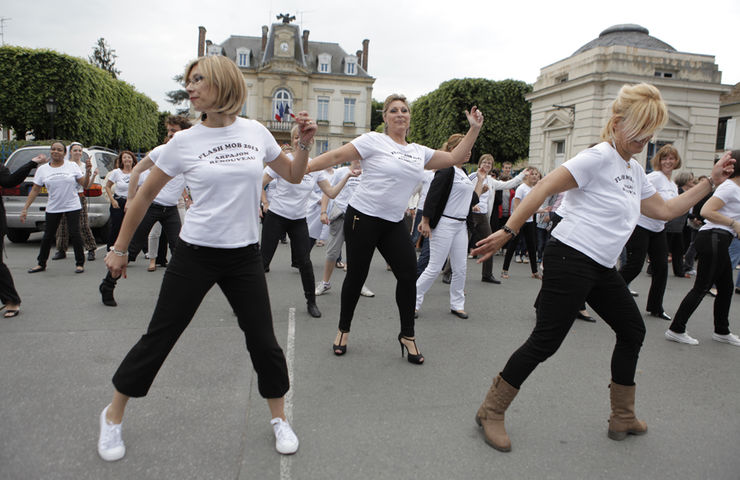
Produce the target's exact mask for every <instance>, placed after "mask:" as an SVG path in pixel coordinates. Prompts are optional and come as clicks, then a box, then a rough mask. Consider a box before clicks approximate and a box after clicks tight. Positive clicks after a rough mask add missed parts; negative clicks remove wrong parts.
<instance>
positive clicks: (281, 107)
mask: <svg viewBox="0 0 740 480" xmlns="http://www.w3.org/2000/svg"><path fill="white" fill-rule="evenodd" d="M272 115H273V117H274V118H275V120H277V121H278V122H280V121H283V122H288V121H290V119H291V118H293V116H294V115H293V96H292V95H291V94H290V92H289V91H288V89H287V88H279V89H277V90H276V91H275V94H274V95H273V96H272Z"/></svg>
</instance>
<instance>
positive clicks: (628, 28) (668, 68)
mask: <svg viewBox="0 0 740 480" xmlns="http://www.w3.org/2000/svg"><path fill="white" fill-rule="evenodd" d="M721 78H722V73H721V72H720V71H719V68H718V66H717V64H716V63H715V61H714V57H713V56H712V55H703V54H695V53H684V52H679V51H677V50H676V49H675V48H673V47H672V46H670V45H668V44H667V43H665V42H663V41H661V40H659V39H657V38H655V37H652V36H650V35H649V32H648V30H647V29H646V28H644V27H641V26H639V25H632V24H626V25H615V26H613V27H610V28H608V29H606V30H604V31H603V32H601V34H600V35H599V37H598V38H596V39H594V40H592V41H590V42H588V43H587V44H585V45H583V46H582V47H581V48H579V49H578V50H576V51H575V52H574V53H573V54H572V55H571V56H570V57H568V58H566V59H563V60H560V61H558V62H555V63H553V64H551V65H548V66H546V67H544V68H542V69H541V70H540V75H539V77H538V78H537V81H536V82H535V84H534V88H533V91H532V92H531V93H530V94H528V95H527V99H528V100H529V101H530V102H531V104H532V120H531V130H530V143H529V161H530V164H532V165H537V166H540V167H542V168H543V169H544V170H545V171H551V170H552V169H554V168H555V167H557V166H558V165H560V164H561V163H562V162H563V161H565V160H567V159H569V158H571V157H573V156H574V155H575V154H577V153H578V152H579V151H581V150H583V149H584V148H587V147H588V146H589V145H590V144H592V143H595V142H598V141H599V139H600V134H601V130H602V128H603V126H604V124H605V123H606V121H607V119H608V117H609V107H610V105H611V102H612V101H613V100H614V99H615V98H616V96H617V93H618V92H619V89H620V88H621V87H622V85H624V84H625V83H629V84H634V83H639V82H648V83H651V84H653V85H655V86H656V87H658V88H659V89H660V92H661V94H662V96H663V99H664V100H665V102H666V104H667V106H668V112H669V120H668V124H667V125H666V126H665V127H664V128H663V130H662V131H661V132H660V133H658V135H657V136H656V137H655V138H654V140H653V142H651V143H650V144H649V145H648V147H647V148H646V149H645V150H644V151H643V152H642V153H641V154H640V155H639V156H637V159H638V160H639V161H640V163H642V165H644V166H645V165H648V164H649V159H650V158H651V157H652V155H654V153H655V152H656V151H657V150H658V149H659V148H660V147H661V146H662V145H664V144H666V143H671V144H673V145H674V146H675V147H676V148H677V149H678V151H679V153H680V154H681V157H682V158H683V161H684V164H683V165H684V166H683V168H686V169H690V170H692V171H694V172H695V173H697V174H701V173H706V172H708V171H709V170H710V169H711V166H712V162H713V160H714V156H715V144H716V137H717V120H718V115H719V107H720V95H722V94H723V93H726V92H728V91H729V90H730V87H729V86H727V85H722V84H721Z"/></svg>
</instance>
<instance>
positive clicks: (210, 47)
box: [207, 44, 221, 57]
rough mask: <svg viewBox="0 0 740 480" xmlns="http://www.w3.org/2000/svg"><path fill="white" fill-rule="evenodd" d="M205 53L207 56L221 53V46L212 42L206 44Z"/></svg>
mask: <svg viewBox="0 0 740 480" xmlns="http://www.w3.org/2000/svg"><path fill="white" fill-rule="evenodd" d="M207 55H208V56H209V57H212V56H214V55H221V47H219V46H218V45H213V44H211V45H208V52H207Z"/></svg>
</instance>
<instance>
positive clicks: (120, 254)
mask: <svg viewBox="0 0 740 480" xmlns="http://www.w3.org/2000/svg"><path fill="white" fill-rule="evenodd" d="M110 251H111V252H113V255H115V256H117V257H126V256H128V252H127V251H125V250H116V248H115V247H113V248H111V250H110Z"/></svg>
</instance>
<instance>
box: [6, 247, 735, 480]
mask: <svg viewBox="0 0 740 480" xmlns="http://www.w3.org/2000/svg"><path fill="white" fill-rule="evenodd" d="M38 240H39V234H34V236H32V237H31V241H30V242H29V243H27V244H11V243H7V244H6V247H7V257H6V258H5V261H6V263H7V264H8V265H9V266H10V269H11V271H12V273H13V275H14V278H15V281H16V286H17V288H18V290H19V292H20V294H21V296H22V298H23V305H22V313H21V314H20V315H19V316H18V317H16V318H13V319H1V318H0V381H1V382H2V387H1V388H0V405H2V407H1V408H0V479H57V478H58V479H134V478H135V479H190V478H194V479H265V480H268V479H340V478H351V479H384V478H400V479H459V478H464V479H478V478H480V479H483V478H486V479H489V478H496V479H530V478H531V479H612V478H619V479H732V480H737V479H738V478H740V447H738V445H740V374H738V366H740V348H737V347H732V346H729V345H725V344H719V343H717V342H714V341H712V340H711V333H712V322H711V318H712V317H711V311H712V306H711V305H712V304H711V300H710V299H708V298H707V299H705V300H704V302H703V303H702V305H701V306H700V308H699V310H698V311H697V312H696V314H695V315H694V316H693V318H692V319H691V321H690V322H689V325H688V331H689V332H690V333H691V334H692V335H693V336H695V337H696V338H697V339H699V342H700V344H699V345H698V346H695V347H694V346H687V345H679V344H676V343H672V342H668V341H666V340H665V339H664V338H663V332H664V331H665V329H666V328H667V326H668V324H667V322H664V321H662V320H658V319H654V318H651V317H645V322H646V325H647V331H648V333H647V338H646V340H645V344H644V346H643V350H642V354H641V358H640V362H639V364H638V373H637V384H638V388H637V412H638V415H639V416H640V418H642V419H643V420H645V421H647V423H648V425H649V433H648V434H647V435H645V436H641V437H629V438H627V439H626V440H625V441H622V442H614V441H612V440H609V439H608V438H607V436H606V428H607V420H608V415H609V395H608V389H607V385H608V383H609V361H610V352H611V349H612V346H613V342H614V339H613V333H612V332H611V330H610V329H609V328H608V327H607V326H606V325H605V324H604V323H603V322H601V321H599V322H598V323H596V324H589V323H585V322H580V321H579V322H576V324H575V325H574V327H573V329H572V331H571V333H570V335H569V336H568V338H567V339H566V341H565V342H564V344H563V346H562V348H561V349H560V351H559V352H558V353H557V354H556V355H555V356H554V357H552V358H551V359H550V360H549V361H548V362H546V363H544V364H543V365H541V366H540V367H539V368H538V369H537V370H536V371H535V372H534V373H533V374H532V376H531V377H530V378H529V379H528V381H527V382H526V383H525V384H524V385H523V387H522V390H521V392H520V394H519V396H518V397H517V398H516V399H515V400H514V402H513V403H512V406H511V408H510V409H509V411H508V412H507V418H506V423H507V429H508V431H509V434H510V436H511V439H512V442H513V450H512V451H511V452H510V453H500V452H497V451H495V450H493V449H492V448H490V447H489V446H487V445H486V444H485V443H484V442H483V437H482V434H481V432H480V431H479V429H478V428H477V427H476V426H475V424H474V421H473V418H474V414H475V411H476V409H477V408H478V405H479V404H480V403H481V401H482V400H483V397H484V395H485V392H486V390H487V389H488V386H489V385H490V382H491V378H492V377H493V376H494V375H495V374H496V373H498V372H499V370H500V369H501V368H502V367H503V365H504V363H505V361H506V359H507V358H508V356H509V355H510V354H511V353H512V352H513V351H514V349H515V348H517V347H518V346H519V345H520V344H521V343H522V342H523V341H524V340H525V339H526V337H527V335H528V334H529V332H530V330H531V328H532V326H533V324H534V311H533V309H532V307H531V305H532V301H533V299H534V296H535V295H536V293H537V288H538V284H539V282H538V281H537V280H534V279H531V278H529V275H528V271H529V269H528V266H526V265H520V264H513V266H512V268H511V271H510V274H511V279H509V280H508V281H506V282H505V283H504V284H503V285H489V284H484V283H481V282H480V281H479V280H480V266H478V265H474V264H473V261H469V264H468V268H469V274H468V280H467V285H466V287H467V289H466V290H467V304H466V310H467V311H468V312H469V313H470V318H469V319H468V320H460V319H458V318H456V317H454V316H452V315H451V314H450V313H449V308H448V301H449V300H448V293H447V286H446V285H443V284H442V283H441V281H439V280H438V281H437V282H436V283H435V285H434V286H433V287H432V289H431V290H430V292H429V293H428V295H427V297H426V301H425V303H424V306H423V309H422V312H421V317H420V318H419V320H418V321H417V337H418V341H419V347H420V348H421V350H422V352H423V353H424V355H425V357H426V363H425V364H424V365H423V366H415V365H411V364H409V363H408V362H406V361H405V360H404V359H401V357H400V350H399V346H398V343H397V340H396V336H397V334H398V331H399V324H398V314H397V311H396V307H395V301H394V289H395V281H394V278H393V275H392V273H391V272H387V271H386V270H385V264H384V262H383V261H382V259H381V257H380V256H379V255H378V254H376V256H375V259H374V262H373V265H372V268H371V271H370V276H369V278H368V281H367V285H368V286H369V287H370V288H371V289H372V290H374V291H375V292H376V294H377V296H376V297H375V298H361V299H360V302H359V305H358V308H357V314H356V316H355V319H354V323H353V329H352V335H351V337H350V341H349V347H348V353H347V354H346V355H345V356H344V357H341V358H338V357H335V356H334V355H333V354H332V352H331V344H332V341H333V339H334V335H335V332H336V325H337V320H338V313H339V296H340V295H339V292H340V290H341V282H342V280H343V276H344V273H343V272H341V271H337V272H335V274H334V278H333V287H332V289H331V290H330V291H329V293H328V294H327V295H324V296H321V297H319V299H318V304H319V307H320V308H321V310H322V312H323V314H324V315H323V317H322V318H320V319H312V318H310V317H309V316H308V314H307V312H306V309H305V303H304V300H303V295H302V292H301V286H300V277H299V275H298V272H297V270H295V269H292V268H290V261H289V248H288V247H287V246H281V247H279V248H278V251H277V254H276V256H275V259H274V260H273V263H272V266H271V270H272V271H271V272H270V273H269V274H268V283H269V286H270V292H271V303H272V309H273V316H274V324H275V330H276V334H277V337H278V341H279V342H280V344H281V345H282V346H283V349H284V350H285V352H286V356H287V358H288V361H289V365H290V369H291V376H292V389H291V392H290V394H289V398H288V404H289V411H290V416H291V417H292V424H293V426H294V428H295V430H296V432H297V434H298V436H299V438H300V441H301V446H300V450H299V451H298V453H297V454H296V455H294V456H292V457H281V456H280V455H279V454H277V453H276V452H275V450H274V440H273V435H272V429H271V427H270V425H269V423H268V422H269V419H270V415H269V410H268V409H267V405H266V403H265V402H264V400H263V399H261V398H260V397H259V394H258V392H257V386H256V379H255V376H254V373H253V370H252V368H251V364H250V360H249V357H248V355H247V354H246V351H245V347H244V339H243V336H242V334H241V331H240V330H239V329H238V327H237V325H236V321H235V320H236V319H235V317H234V316H233V314H232V312H231V309H230V308H229V306H228V304H227V302H226V300H225V298H224V296H223V295H222V294H221V292H220V291H218V289H217V288H216V289H214V290H212V291H211V292H210V293H209V294H208V296H207V297H206V298H205V300H204V301H203V304H202V305H201V307H200V309H199V310H198V313H197V315H196V316H195V318H194V319H193V321H192V323H191V325H190V326H189V327H188V329H187V330H186V331H185V333H184V334H183V336H182V337H181V339H180V341H179V343H178V344H177V346H176V347H175V349H174V350H173V352H172V354H171V355H170V356H169V358H168V360H167V362H166V363H165V365H164V367H163V368H162V370H161V371H160V373H159V375H158V377H157V379H156V381H155V383H154V385H153V387H152V389H151V391H150V394H149V395H148V396H147V397H146V398H144V399H135V400H132V401H131V402H130V403H129V408H128V409H127V415H126V418H125V421H124V425H123V437H124V440H125V442H126V446H127V454H126V457H125V458H124V459H123V460H121V461H119V462H115V463H106V462H103V461H102V460H101V459H100V458H99V457H98V455H97V451H96V441H97V429H98V425H97V422H98V415H99V413H100V411H101V409H102V408H103V407H104V406H105V405H106V404H107V403H108V402H109V400H110V397H111V393H112V386H111V383H110V378H111V376H112V374H113V372H114V371H115V369H116V367H117V366H118V364H119V362H120V361H121V360H122V359H123V357H124V355H125V354H126V352H127V351H128V350H129V349H130V348H131V346H132V345H133V344H134V343H135V342H136V340H137V339H138V338H139V336H140V335H141V334H142V333H143V332H144V330H145V328H146V326H147V324H148V321H149V318H150V315H151V312H152V311H153V307H154V304H155V301H156V297H157V293H158V290H159V284H160V282H161V277H162V274H163V272H162V270H161V269H160V270H159V271H157V272H155V273H148V272H147V271H146V260H144V259H143V258H140V259H139V261H138V262H137V263H135V264H132V266H130V268H129V278H128V279H127V280H124V281H122V282H120V283H119V287H118V288H117V290H116V298H117V300H118V302H119V306H118V307H117V308H110V307H106V306H104V305H103V304H102V303H101V302H100V296H99V294H98V291H97V286H98V284H99V282H100V280H101V279H102V277H103V275H104V266H103V262H102V258H101V257H102V247H101V249H100V250H99V259H98V260H97V261H95V262H90V263H88V264H87V265H86V267H87V271H86V272H85V273H84V274H81V275H75V274H74V273H73V270H74V262H73V260H72V255H71V251H70V254H69V255H68V258H67V259H66V260H60V261H55V262H51V261H50V262H49V266H48V269H47V271H46V272H43V273H39V274H34V275H29V274H27V273H26V269H27V268H29V267H31V266H33V265H34V264H35V257H36V255H37V253H38V247H39V242H38ZM323 255H324V250H323V248H316V249H314V251H313V254H312V258H313V260H314V265H315V272H316V276H317V278H318V277H319V276H320V274H321V271H320V268H321V266H322V265H323ZM500 267H501V257H497V258H496V261H495V263H494V271H495V272H496V274H497V275H498V273H499V271H500ZM649 281H650V279H649V277H647V276H646V275H645V274H644V273H643V274H641V275H640V276H639V277H638V278H637V279H636V280H635V282H633V285H632V287H633V289H635V290H637V291H639V292H644V293H643V294H642V295H640V297H639V298H638V299H637V301H638V305H639V306H640V308H641V310H642V309H644V305H645V304H644V302H645V297H646V292H647V289H648V286H649ZM691 284H692V281H691V280H686V279H679V278H675V277H671V278H670V279H669V283H668V291H667V292H666V300H665V307H666V310H667V312H668V313H669V314H673V313H674V312H675V310H676V308H677V307H678V304H679V303H680V301H681V299H682V298H683V296H684V295H685V293H686V292H687V291H688V289H689V288H690V286H691ZM730 313H731V329H734V330H735V332H736V333H740V322H739V321H738V320H739V317H740V295H735V298H734V299H733V305H732V310H731V312H730Z"/></svg>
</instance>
